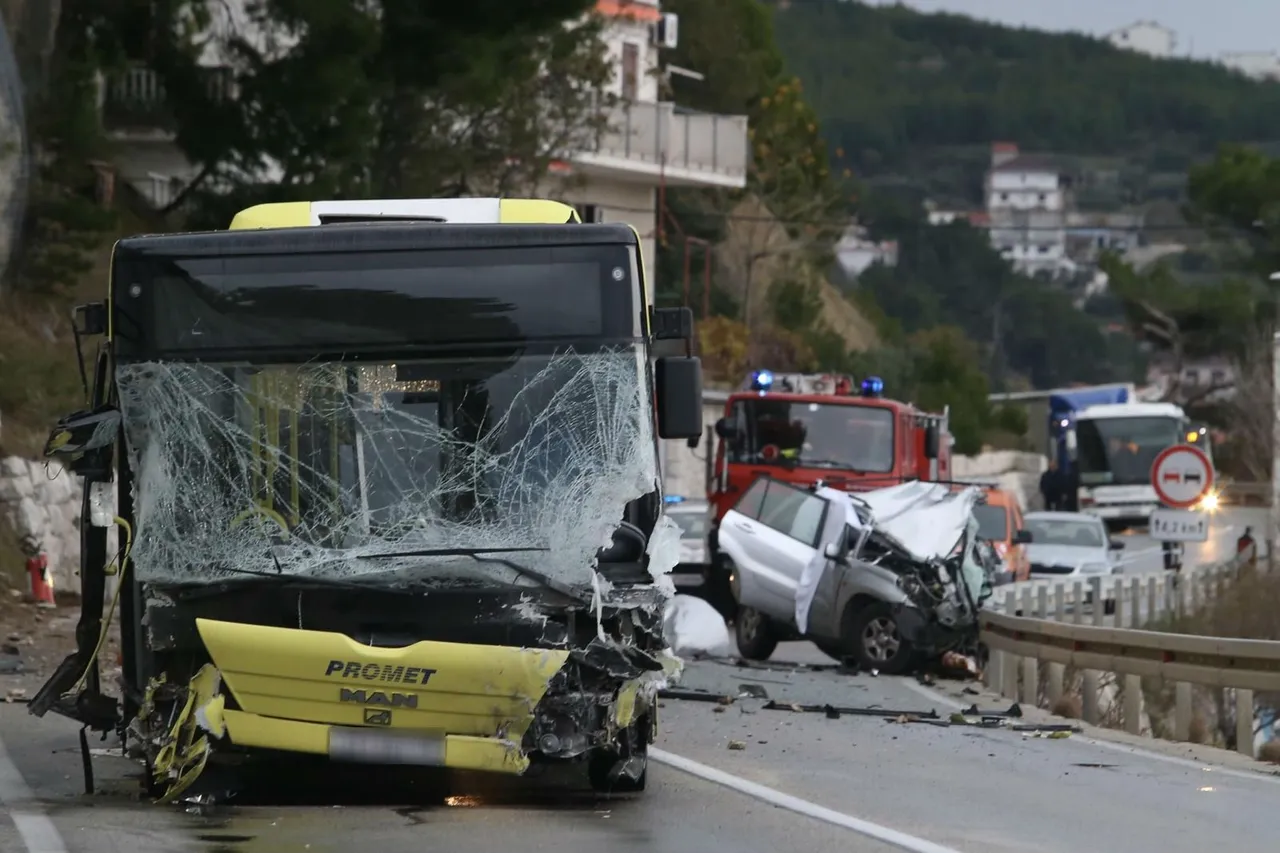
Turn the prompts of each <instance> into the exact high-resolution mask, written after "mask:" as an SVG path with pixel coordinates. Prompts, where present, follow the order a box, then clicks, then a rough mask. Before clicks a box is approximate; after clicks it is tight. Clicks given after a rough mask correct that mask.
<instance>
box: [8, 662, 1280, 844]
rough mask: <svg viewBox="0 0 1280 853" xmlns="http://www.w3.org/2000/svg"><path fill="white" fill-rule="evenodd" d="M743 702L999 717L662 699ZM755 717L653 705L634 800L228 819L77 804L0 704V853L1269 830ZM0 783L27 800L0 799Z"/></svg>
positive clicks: (794, 690) (322, 805)
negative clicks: (646, 764)
mask: <svg viewBox="0 0 1280 853" xmlns="http://www.w3.org/2000/svg"><path fill="white" fill-rule="evenodd" d="M775 657H776V658H777V659H778V660H782V661H809V662H811V663H830V661H828V660H827V659H826V658H825V657H823V656H822V655H821V653H819V652H817V650H816V649H814V648H813V647H812V646H811V645H810V644H807V643H786V644H783V645H782V646H780V647H779V650H778V652H777V654H776V655H775ZM743 684H750V685H753V686H752V687H751V688H749V690H750V691H751V692H754V693H757V694H759V693H761V692H763V693H764V694H765V695H767V696H768V697H769V698H772V699H777V700H781V701H786V702H797V703H803V704H808V703H817V704H823V703H830V704H833V705H845V706H862V707H870V706H875V707H878V708H881V709H886V708H887V709H893V710H904V711H916V712H925V711H929V710H936V711H937V713H938V714H939V715H940V716H941V718H942V719H943V720H945V719H946V718H947V717H948V716H949V714H950V713H951V712H952V710H954V709H955V707H956V706H957V704H958V703H966V704H967V703H970V702H976V703H978V704H979V705H980V706H981V707H983V708H994V707H1007V706H1008V704H1009V703H1008V700H998V699H996V698H994V697H989V696H980V695H977V693H976V691H974V687H973V686H970V687H968V688H967V689H968V690H970V691H973V692H972V693H963V692H961V691H962V690H964V689H966V688H964V687H963V686H961V685H957V684H952V685H950V686H949V689H951V691H952V693H953V695H952V696H951V697H948V696H944V695H940V694H939V693H937V692H935V691H933V690H930V689H929V688H926V687H923V686H921V685H919V684H917V683H916V682H914V681H912V680H909V679H896V678H888V677H873V676H871V675H867V674H862V675H848V674H843V673H840V672H837V671H835V670H834V669H832V668H820V669H809V668H804V667H797V666H795V665H781V666H777V665H775V666H770V667H767V668H763V667H750V668H747V667H738V666H733V665H730V664H725V663H717V662H710V661H697V662H693V663H691V664H690V665H689V669H688V671H687V673H686V677H685V678H684V679H683V684H682V686H684V687H686V688H702V689H708V690H713V691H716V692H727V693H730V694H732V695H735V696H736V695H738V694H739V693H740V692H742V690H741V685H743ZM765 701H766V699H764V698H753V699H738V700H737V701H735V702H734V703H733V704H732V705H729V706H727V707H725V708H724V710H723V711H716V710H715V709H716V707H718V706H717V705H715V704H714V703H707V702H693V701H681V700H674V699H667V700H664V702H663V704H662V711H661V714H662V717H661V724H662V730H663V731H662V737H661V741H660V743H659V744H658V746H659V747H660V749H659V750H658V751H657V752H655V755H654V759H653V760H651V763H650V771H649V773H650V778H649V790H648V791H647V792H645V793H644V794H642V795H638V796H633V797H615V798H612V799H609V798H602V797H599V796H596V795H594V794H592V793H590V792H589V791H587V790H585V787H584V785H583V784H582V779H581V777H580V776H578V775H575V774H547V775H545V776H543V777H540V778H534V779H525V780H503V779H492V778H480V777H469V778H468V777H461V776H459V777H457V778H453V779H441V778H436V777H428V776H425V775H417V774H395V773H393V772H388V771H387V770H385V769H381V770H371V771H370V770H361V769H357V768H349V767H341V766H334V765H329V766H328V767H327V768H325V772H318V770H319V768H314V767H312V768H308V769H304V770H303V771H302V772H301V775H299V774H298V773H296V772H295V773H294V774H293V775H289V774H285V773H283V772H281V773H280V774H279V775H273V774H264V775H262V776H261V777H260V778H259V780H258V784H257V785H255V788H254V789H253V790H251V791H247V792H246V793H245V795H244V796H243V797H241V798H239V799H238V800H237V801H234V804H233V805H230V806H225V807H218V808H213V809H210V810H206V811H201V810H200V809H197V808H194V807H185V808H184V807H182V806H171V807H170V806H156V805H152V804H150V803H148V802H144V801H142V800H141V798H140V794H139V786H138V773H139V769H138V768H137V767H136V766H135V765H133V764H132V763H131V762H128V761H125V760H123V759H121V758H118V757H109V756H104V755H100V756H98V757H96V758H95V767H96V770H97V774H98V785H99V792H98V793H96V794H94V795H92V796H85V795H84V794H83V793H82V781H81V779H82V776H81V769H80V759H79V755H78V749H77V745H76V729H75V727H74V726H73V725H72V724H70V723H68V722H66V721H63V720H60V719H56V718H49V719H46V720H43V721H41V720H36V719H35V718H33V717H31V716H29V715H28V714H27V713H26V709H25V707H23V706H21V705H17V704H0V737H2V738H3V743H4V745H5V749H6V750H7V752H8V756H9V761H8V762H5V761H4V760H0V800H3V808H0V853H34V851H36V850H38V851H39V853H115V851H122V853H123V851H130V853H132V851H140V853H151V851H156V852H157V853H159V851H182V852H183V853H185V851H191V852H192V853H268V851H270V853H293V851H313V852H314V853H321V851H324V853H328V851H335V853H336V851H350V850H352V849H356V848H368V849H376V850H378V851H380V853H384V852H385V853H399V851H405V852H406V853H408V851H413V852H414V853H418V851H421V850H422V849H423V846H424V844H431V845H432V846H436V845H439V846H440V847H441V848H442V849H445V850H448V851H450V853H458V851H477V853H479V851H483V853H489V851H492V850H503V849H515V850H522V851H523V850H548V851H551V850H554V851H559V852H560V853H579V851H581V853H587V852H588V851H590V853H597V851H600V850H636V851H654V853H711V851H725V853H728V851H732V853H752V851H761V853H777V851H779V850H796V849H801V850H808V851H827V850H830V851H865V853H882V851H888V850H895V849H896V850H901V849H906V850H916V851H921V853H947V852H948V851H963V853H1006V851H1007V853H1015V851H1016V853H1033V852H1034V851H1044V853H1078V851H1080V850H1082V849H1089V850H1108V851H1117V853H1119V852H1120V851H1123V853H1147V851H1150V852H1151V853H1184V851H1185V853H1204V851H1206V850H1207V849H1211V848H1212V847H1214V846H1216V847H1218V848H1219V849H1223V850H1230V851H1232V853H1253V851H1263V850H1266V851H1272V850H1274V849H1275V842H1276V838H1277V837H1278V836H1277V833H1278V832H1280V824H1277V818H1276V812H1275V808H1274V804H1275V802H1276V798H1277V796H1280V779H1277V778H1272V777H1266V776H1262V775H1255V774H1253V773H1249V772H1243V771H1239V770H1230V769H1219V770H1206V769H1204V766H1202V765H1197V764H1193V763H1177V759H1170V758H1167V757H1166V758H1160V757H1152V756H1150V755H1146V754H1137V755H1131V754H1124V753H1121V752H1119V751H1118V750H1117V749H1116V748H1114V746H1113V747H1111V748H1108V747H1106V746H1105V745H1103V746H1099V745H1096V744H1095V743H1094V742H1092V741H1091V740H1089V739H1086V738H1082V737H1079V736H1073V737H1072V738H1069V739H1066V740H1047V739H1039V738H1028V737H1026V736H1024V735H1021V734H1019V733H1017V732H1013V731H1008V730H987V729H974V728H963V727H958V726H951V727H945V728H943V727H934V726H930V725H924V724H910V723H901V722H896V721H894V720H892V719H889V720H886V719H883V718H878V717H859V716H850V715H847V714H846V715H842V716H840V717H839V718H838V719H830V718H828V717H827V716H826V715H824V714H822V713H794V712H791V711H786V710H766V709H765V708H764V707H763V706H764V704H765ZM94 746H95V747H99V748H102V747H104V746H105V745H103V744H94ZM1223 760H1224V761H1226V758H1225V757H1224V759H1223ZM1228 763H1229V762H1228ZM6 764H7V765H8V766H9V767H11V768H16V771H17V773H18V774H20V775H21V779H22V780H25V781H24V782H22V783H20V784H16V785H15V781H14V780H15V778H16V774H15V773H13V772H8V773H6V769H5V768H6ZM673 764H674V765H676V766H672V765H673ZM24 786H25V788H26V789H29V792H30V793H29V795H28V794H26V793H24V792H23V790H22V788H23V787H24ZM753 786H755V787H753ZM335 804H338V805H335ZM15 813H17V814H18V816H19V817H20V818H21V817H22V815H24V814H25V815H26V816H27V817H26V819H25V820H26V824H27V829H28V834H29V835H30V834H32V831H31V827H32V825H33V824H32V823H31V817H32V816H36V817H37V818H39V817H40V816H41V815H43V816H47V821H48V823H49V824H50V827H49V828H51V829H53V830H56V834H55V835H54V836H53V837H54V838H55V839H56V840H57V842H58V843H59V844H61V845H62V846H56V845H55V846H46V847H39V846H35V847H28V846H24V842H23V839H22V837H21V835H20V834H19V833H18V832H17V831H16V829H15V826H14V823H13V817H14V814H15ZM38 822H39V821H38V820H37V823H38ZM868 822H869V823H868ZM868 833H870V835H868ZM886 833H887V834H886ZM894 833H899V835H895V834H894ZM1082 833H1083V834H1084V835H1083V836H1082ZM45 835H46V836H48V835H49V833H48V832H46V833H45ZM39 836H40V833H39V832H35V833H34V837H35V839H36V842H37V843H39V841H40V838H39ZM884 838H890V839H892V840H894V841H895V842H896V845H897V846H895V844H891V843H888V842H887V841H884V840H878V839H884Z"/></svg>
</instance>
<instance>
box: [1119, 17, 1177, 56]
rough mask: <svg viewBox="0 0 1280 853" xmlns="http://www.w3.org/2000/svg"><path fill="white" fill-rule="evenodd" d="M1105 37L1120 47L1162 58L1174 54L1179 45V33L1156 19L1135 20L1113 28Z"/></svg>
mask: <svg viewBox="0 0 1280 853" xmlns="http://www.w3.org/2000/svg"><path fill="white" fill-rule="evenodd" d="M1105 38H1106V40H1107V41H1109V42H1111V44H1113V45H1114V46H1116V47H1118V48H1122V49H1124V50H1135V51H1137V52H1138V53H1145V54H1147V55H1148V56H1154V57H1157V58H1161V59H1163V58H1166V57H1170V56H1173V52H1174V51H1175V50H1176V49H1177V47H1178V34H1177V33H1175V32H1174V31H1173V30H1171V29H1169V28H1168V27H1166V26H1162V25H1160V24H1158V23H1156V22H1155V21H1135V22H1133V23H1132V24H1129V25H1128V26H1127V27H1121V28H1120V29H1118V30H1112V31H1111V32H1109V33H1107V34H1106V36H1105Z"/></svg>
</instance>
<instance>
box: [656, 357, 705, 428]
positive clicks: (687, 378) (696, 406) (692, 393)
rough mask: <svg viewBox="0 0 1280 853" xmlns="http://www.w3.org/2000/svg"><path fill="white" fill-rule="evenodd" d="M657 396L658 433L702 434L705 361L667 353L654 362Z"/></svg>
mask: <svg viewBox="0 0 1280 853" xmlns="http://www.w3.org/2000/svg"><path fill="white" fill-rule="evenodd" d="M653 375H654V382H655V384H656V385H657V397H658V436H659V437H661V438H684V439H694V438H700V437H701V436H702V360H701V359H698V358H687V357H682V356H667V357H664V358H660V359H658V360H657V361H656V362H655V363H654V369H653Z"/></svg>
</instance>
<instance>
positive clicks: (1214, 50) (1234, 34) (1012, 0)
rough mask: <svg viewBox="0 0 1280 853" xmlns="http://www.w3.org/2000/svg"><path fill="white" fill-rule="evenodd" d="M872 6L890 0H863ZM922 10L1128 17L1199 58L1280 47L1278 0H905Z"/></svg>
mask: <svg viewBox="0 0 1280 853" xmlns="http://www.w3.org/2000/svg"><path fill="white" fill-rule="evenodd" d="M863 2H867V3H870V4H871V5H873V6H888V5H893V2H894V0H863ZM905 5H907V6H911V7H913V8H915V9H919V10H920V11H922V12H954V13H957V14H961V15H970V16H972V17H975V18H985V19H987V20H991V21H996V22H999V23H1002V24H1008V25H1009V26H1027V27H1034V28H1036V29H1042V30H1075V31H1078V32H1084V33H1089V34H1092V35H1103V34H1104V33H1107V32H1110V31H1111V30H1114V29H1118V28H1119V27H1123V26H1125V25H1126V24H1131V23H1133V22H1134V21H1139V20H1150V21H1156V22H1158V23H1160V24H1163V25H1164V26H1166V27H1168V28H1169V29H1171V30H1174V31H1175V32H1177V34H1178V48H1177V52H1178V53H1179V54H1181V55H1184V56H1185V55H1187V54H1191V55H1193V56H1197V57H1201V58H1209V57H1214V56H1218V55H1219V54H1221V53H1223V52H1225V51H1239V50H1265V51H1270V50H1280V0H906V3H905Z"/></svg>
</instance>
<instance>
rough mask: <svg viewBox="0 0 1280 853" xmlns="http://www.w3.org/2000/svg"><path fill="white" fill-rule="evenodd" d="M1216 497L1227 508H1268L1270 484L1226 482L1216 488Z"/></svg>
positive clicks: (1269, 503)
mask: <svg viewBox="0 0 1280 853" xmlns="http://www.w3.org/2000/svg"><path fill="white" fill-rule="evenodd" d="M1218 495H1219V498H1220V499H1221V500H1222V502H1223V503H1224V504H1227V505H1229V506H1270V505H1271V484H1270V483H1238V482H1233V481H1226V482H1224V483H1222V485H1220V486H1219V487H1218Z"/></svg>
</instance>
